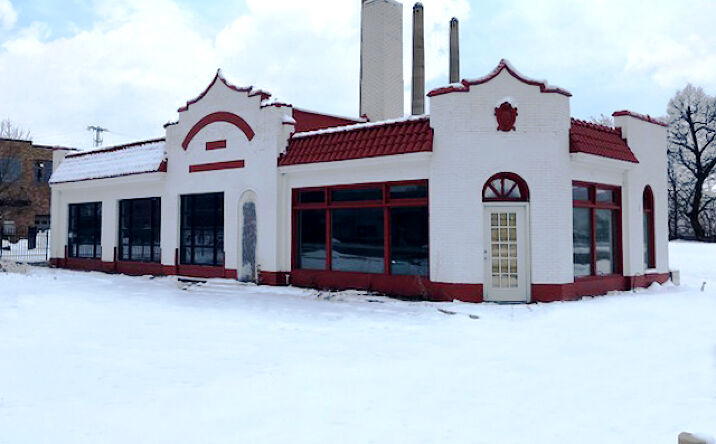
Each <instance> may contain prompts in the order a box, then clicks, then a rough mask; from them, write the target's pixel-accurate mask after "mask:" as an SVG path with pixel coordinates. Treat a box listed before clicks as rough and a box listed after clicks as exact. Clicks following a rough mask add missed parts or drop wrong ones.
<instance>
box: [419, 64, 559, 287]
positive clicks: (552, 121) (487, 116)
mask: <svg viewBox="0 0 716 444" xmlns="http://www.w3.org/2000/svg"><path fill="white" fill-rule="evenodd" d="M506 97H510V98H512V101H513V102H514V104H515V105H516V108H517V110H518V116H517V121H516V123H515V127H516V130H515V131H511V132H502V131H497V122H496V119H495V115H494V110H495V107H496V106H498V105H499V104H500V103H502V102H504V101H505V100H504V99H505V98H506ZM430 109H431V125H432V127H433V128H434V129H435V139H434V144H433V157H432V160H431V165H430V247H431V248H430V276H431V279H432V280H434V281H438V282H455V283H458V282H460V283H483V275H484V266H483V251H484V249H485V244H484V242H483V239H482V233H483V211H484V206H483V203H482V188H483V185H484V184H485V182H486V181H487V179H488V178H489V177H490V176H492V175H493V174H495V173H499V172H512V173H515V174H518V175H519V176H521V177H522V179H524V180H525V181H526V182H527V185H528V187H529V190H530V202H529V220H530V227H529V232H530V238H531V245H530V249H531V251H532V258H531V262H530V268H531V274H532V277H531V282H532V283H568V282H572V254H571V251H572V216H571V214H572V201H571V179H570V177H569V173H568V172H569V163H570V158H569V126H570V120H569V119H570V118H569V99H568V97H566V96H564V95H562V94H557V93H542V92H540V88H539V87H538V86H533V85H528V84H525V83H523V82H520V81H518V80H517V79H515V78H514V77H512V76H511V75H510V74H509V73H508V72H507V71H506V70H503V71H502V72H501V73H500V74H499V75H498V76H497V77H495V78H494V79H492V80H491V81H489V82H488V83H485V84H481V85H473V86H471V87H470V91H469V92H455V93H450V94H444V95H438V96H435V97H432V98H431V100H430Z"/></svg>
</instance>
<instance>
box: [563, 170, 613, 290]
mask: <svg viewBox="0 0 716 444" xmlns="http://www.w3.org/2000/svg"><path fill="white" fill-rule="evenodd" d="M572 199H573V210H572V228H573V233H572V241H573V243H572V245H573V253H574V276H575V277H577V278H579V277H586V276H604V275H611V274H618V273H620V271H621V239H620V229H619V224H620V222H621V189H620V188H619V187H617V186H610V185H601V184H594V183H588V182H575V183H574V184H573V186H572Z"/></svg>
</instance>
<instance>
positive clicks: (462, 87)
mask: <svg viewBox="0 0 716 444" xmlns="http://www.w3.org/2000/svg"><path fill="white" fill-rule="evenodd" d="M502 71H507V72H508V73H509V74H510V75H511V76H512V77H514V78H515V79H517V80H519V81H520V82H522V83H525V84H527V85H532V86H537V87H539V90H540V92H543V93H557V94H562V95H564V96H567V97H571V96H572V93H571V92H569V91H567V90H566V89H562V88H558V87H554V86H551V85H549V84H547V82H546V81H544V80H534V79H530V78H528V77H526V76H524V75H522V74H520V73H519V72H518V71H517V70H516V69H515V68H514V67H513V66H512V65H511V64H510V62H509V61H508V60H507V59H502V60H500V63H499V64H498V65H497V66H496V67H495V69H493V70H492V72H490V73H489V74H488V75H486V76H484V77H480V78H478V79H472V80H470V79H463V80H462V81H461V82H460V83H453V84H451V85H448V86H445V87H441V88H436V89H434V90H432V91H430V92H429V93H428V97H434V96H439V95H441V94H448V93H451V92H468V91H470V86H474V85H481V84H483V83H487V82H489V81H490V80H492V79H494V78H495V77H497V76H498V75H499V74H500V73H501V72H502Z"/></svg>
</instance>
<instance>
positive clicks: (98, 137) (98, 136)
mask: <svg viewBox="0 0 716 444" xmlns="http://www.w3.org/2000/svg"><path fill="white" fill-rule="evenodd" d="M87 131H94V139H93V140H92V142H93V143H94V146H95V148H97V147H98V146H100V145H102V142H103V139H102V133H103V132H105V131H109V130H108V129H107V128H102V127H101V126H99V125H91V126H88V127H87Z"/></svg>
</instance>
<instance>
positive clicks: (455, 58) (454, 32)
mask: <svg viewBox="0 0 716 444" xmlns="http://www.w3.org/2000/svg"><path fill="white" fill-rule="evenodd" d="M459 81H460V31H459V23H458V21H457V19H456V18H455V17H453V18H452V20H450V83H458V82H459Z"/></svg>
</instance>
